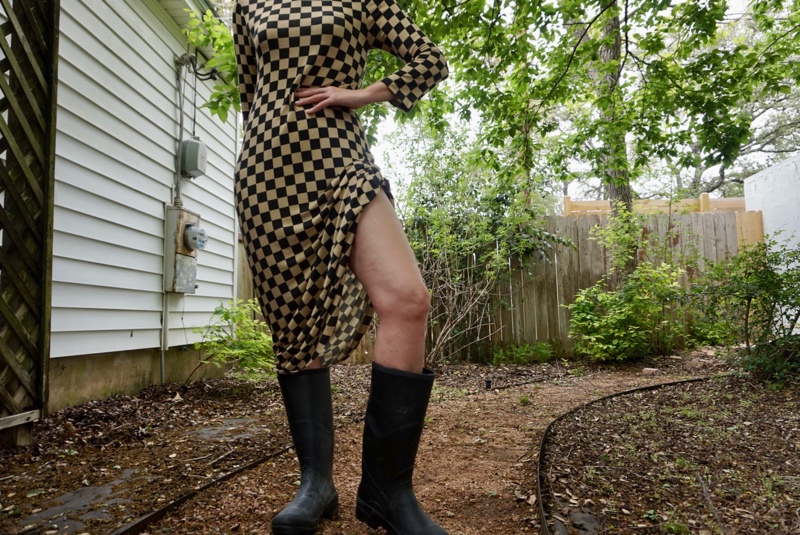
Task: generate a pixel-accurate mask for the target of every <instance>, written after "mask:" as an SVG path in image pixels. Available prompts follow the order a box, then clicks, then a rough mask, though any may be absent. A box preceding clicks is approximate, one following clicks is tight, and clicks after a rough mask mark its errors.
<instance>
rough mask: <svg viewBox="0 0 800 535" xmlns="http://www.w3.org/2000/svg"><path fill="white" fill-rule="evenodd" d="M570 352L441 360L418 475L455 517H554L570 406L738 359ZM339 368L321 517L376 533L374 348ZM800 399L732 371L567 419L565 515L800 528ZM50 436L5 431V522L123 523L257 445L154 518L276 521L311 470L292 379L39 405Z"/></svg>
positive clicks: (201, 528) (170, 529)
mask: <svg viewBox="0 0 800 535" xmlns="http://www.w3.org/2000/svg"><path fill="white" fill-rule="evenodd" d="M570 366H571V367H569V368H568V367H565V366H563V365H561V364H544V365H532V366H500V367H481V366H472V365H458V366H456V365H453V366H444V367H441V368H440V369H437V372H438V373H439V377H438V379H437V382H436V384H435V387H434V392H433V395H432V399H431V403H430V407H429V411H428V417H427V420H426V429H425V432H424V434H423V438H422V442H421V445H420V453H419V456H418V462H417V468H416V471H415V489H416V492H417V496H418V498H419V500H420V502H421V503H422V505H423V507H424V508H425V510H426V511H427V512H428V513H429V514H430V515H431V516H432V517H433V518H435V519H436V520H437V521H438V522H439V523H440V524H441V525H442V526H443V527H444V528H445V529H447V530H448V531H449V532H450V533H451V534H478V533H501V534H505V533H526V532H527V533H533V532H538V531H539V530H540V529H541V527H540V525H539V522H540V519H539V515H538V507H539V504H538V503H537V502H536V492H535V489H536V477H537V470H536V468H537V461H538V451H539V442H540V440H541V438H542V435H543V432H544V430H545V428H546V427H547V425H548V424H549V423H550V422H552V421H553V419H554V418H556V417H558V416H559V415H562V414H564V413H565V412H567V411H570V410H571V409H574V408H576V407H578V406H580V405H581V404H583V403H586V402H588V401H591V400H594V399H597V398H600V397H602V396H605V395H608V394H612V393H615V392H621V391H623V390H627V389H630V388H635V387H639V386H645V385H654V384H660V383H664V382H669V381H674V380H677V379H684V378H690V377H702V376H708V375H712V374H719V373H721V372H724V371H727V370H728V367H727V365H726V364H725V362H724V361H722V360H721V359H718V358H716V357H715V356H713V355H712V354H711V352H709V353H708V354H705V353H703V354H695V355H689V354H687V355H683V356H681V357H680V358H678V357H677V356H676V357H673V358H664V359H660V360H658V361H653V362H647V363H639V364H637V365H635V366H628V367H624V368H614V369H611V368H594V367H590V366H587V365H583V366H580V365H575V364H570ZM645 368H648V369H645ZM652 369H657V370H656V371H653V370H652ZM332 382H333V396H334V411H335V415H334V419H335V425H336V452H337V454H336V461H335V466H334V479H335V482H336V485H337V489H338V490H339V494H340V498H341V513H340V517H339V519H338V520H335V521H326V522H324V523H323V526H322V528H321V530H320V533H323V534H348V535H349V534H366V533H370V530H369V529H368V528H367V527H366V526H364V525H362V524H360V523H359V522H358V521H357V520H356V519H355V511H354V509H355V491H356V488H357V485H358V480H359V476H360V448H361V432H362V422H363V412H364V407H365V405H366V397H367V393H368V383H369V367H367V366H360V365H353V366H337V367H334V368H333V371H332ZM487 387H488V388H487ZM799 402H800V389H798V387H797V385H791V386H787V387H785V388H784V389H782V390H777V389H770V388H768V387H766V386H763V385H759V384H757V383H752V382H749V381H748V380H747V379H746V378H742V377H726V378H723V379H715V380H712V381H710V382H703V383H697V384H692V385H683V386H670V387H665V388H663V389H660V390H657V391H653V392H647V393H641V394H628V395H625V396H620V397H617V398H614V400H613V401H609V402H605V404H603V405H600V404H593V405H591V406H589V407H587V408H582V409H580V410H579V412H577V413H575V414H573V415H570V417H568V418H564V419H562V420H561V421H560V422H559V424H558V425H557V426H555V428H554V431H553V433H552V435H551V440H549V441H548V442H547V444H546V446H547V448H546V456H545V458H544V459H542V461H543V462H544V468H545V472H544V474H546V477H545V478H544V479H545V482H546V485H545V490H546V491H547V492H546V500H545V504H546V505H547V506H548V509H549V515H550V516H549V517H548V520H550V521H553V522H555V523H553V524H552V529H553V530H556V529H557V528H558V526H556V523H559V522H560V523H561V524H562V526H560V527H562V530H563V531H562V532H563V533H567V532H568V533H697V534H703V533H709V534H710V533H800V528H798V526H800V524H799V523H798V522H800V510H798V508H800V478H798V475H799V474H798V462H797V460H796V459H797V458H800V455H798V450H800V438H799V435H798V433H800V431H799V430H798V429H799V428H800V423H798V417H799V416H798V414H800V411H798V405H797V404H798V403H799ZM584 411H586V412H585V414H584ZM748 411H749V412H748ZM576 415H578V416H576ZM34 441H35V445H34V446H31V447H26V448H21V449H16V450H14V449H5V450H0V466H2V469H0V533H3V534H23V533H52V534H56V533H58V534H67V533H74V534H80V533H91V534H102V533H114V532H116V531H118V530H120V529H124V528H125V526H129V525H131V523H132V522H134V521H135V520H136V519H139V518H141V517H143V516H144V515H147V514H149V513H151V512H153V511H156V510H158V509H160V508H162V507H164V506H165V505H167V504H169V503H171V502H172V501H173V500H176V499H177V498H179V497H181V496H183V495H185V494H186V493H189V492H191V491H193V490H194V489H196V488H198V487H202V486H205V485H208V484H209V483H212V482H214V481H215V480H217V479H219V478H220V477H221V476H223V475H225V474H229V473H231V472H233V471H236V470H241V469H242V468H244V467H247V465H248V463H252V462H254V461H261V462H260V464H258V465H257V466H255V467H252V468H249V467H248V468H247V469H246V470H242V471H241V472H239V473H236V474H235V475H234V476H232V477H230V478H229V479H227V480H225V481H224V482H221V483H219V484H216V485H211V486H210V488H207V489H204V490H201V491H200V492H197V494H196V495H195V496H193V497H192V498H191V499H189V500H187V501H186V502H185V503H184V504H183V505H181V506H180V507H177V508H174V509H173V510H171V511H170V512H169V513H167V514H166V516H164V517H163V518H161V519H160V520H158V521H157V522H154V523H152V524H150V525H149V526H148V527H147V530H146V532H147V533H150V534H157V533H158V534H160V533H186V534H189V533H191V534H206V533H208V534H212V533H232V534H233V533H268V532H269V521H270V519H271V517H272V516H273V515H274V514H275V513H276V512H277V511H279V510H280V509H281V508H282V507H283V506H284V505H285V504H286V503H287V502H288V501H289V500H290V499H291V497H292V495H293V493H294V491H295V489H296V485H297V484H298V479H299V474H298V466H297V461H296V458H295V457H294V456H293V455H292V450H291V449H290V448H289V446H290V442H291V441H290V438H289V432H288V428H287V425H286V421H285V416H284V412H283V407H282V404H281V401H280V391H279V389H278V386H277V382H276V381H274V380H272V381H267V382H264V383H259V384H255V385H253V384H246V383H241V382H238V381H235V380H232V379H221V380H215V381H209V382H204V383H195V384H191V385H188V386H183V385H174V384H173V385H166V386H157V387H151V388H148V389H147V390H145V391H143V392H142V393H140V394H139V395H137V396H135V397H130V396H118V397H114V398H110V399H107V400H104V401H98V402H92V403H88V404H85V405H81V406H78V407H72V408H69V409H65V410H63V411H60V412H58V413H55V414H52V415H51V416H49V417H48V418H46V419H44V420H42V421H40V422H37V423H36V425H35V428H34ZM597 459H600V460H599V461H598V460H597ZM647 462H650V463H651V464H646V463H647ZM751 466H753V467H755V468H752V469H750V467H751ZM590 469H591V470H590ZM626 511H627V512H626ZM556 518H561V519H562V520H560V521H559V520H555V519H556ZM576 519H577V521H576ZM587 519H588V520H587ZM579 526H582V527H580V528H579ZM723 526H724V527H723ZM682 527H685V528H686V530H687V531H679V530H680V529H682ZM726 529H727V531H725V530H726ZM753 529H755V530H756V531H752V530H753ZM592 530H594V531H592ZM670 530H678V531H670ZM736 530H740V531H736ZM555 532H556V531H554V533H555Z"/></svg>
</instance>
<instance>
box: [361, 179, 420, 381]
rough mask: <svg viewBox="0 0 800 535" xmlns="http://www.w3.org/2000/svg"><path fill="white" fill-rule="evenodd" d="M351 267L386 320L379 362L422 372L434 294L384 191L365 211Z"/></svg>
mask: <svg viewBox="0 0 800 535" xmlns="http://www.w3.org/2000/svg"><path fill="white" fill-rule="evenodd" d="M350 268H351V269H352V270H353V272H354V273H355V275H356V277H358V280H359V281H360V282H361V284H363V285H364V288H365V289H366V291H367V294H368V295H369V297H370V300H371V301H372V304H373V306H374V307H375V311H376V313H377V314H378V318H379V319H380V324H379V326H378V333H377V337H376V340H375V355H374V360H375V362H377V363H378V364H380V365H382V366H386V367H388V368H394V369H398V370H403V371H408V372H413V373H422V368H423V366H424V364H425V326H426V323H427V318H428V309H429V308H430V295H429V293H428V290H427V288H426V287H425V282H424V281H423V280H422V275H421V274H420V272H419V267H418V266H417V260H416V258H415V257H414V252H413V251H412V250H411V246H409V244H408V239H407V238H406V235H405V233H404V232H403V227H402V225H401V224H400V220H399V219H397V214H396V213H395V211H394V207H393V206H392V204H391V202H390V201H389V199H388V197H387V196H386V194H385V193H384V192H383V191H381V192H380V193H379V194H378V196H377V197H376V198H375V199H373V200H372V201H371V202H370V203H369V204H368V205H367V206H366V207H365V208H364V210H363V212H362V213H361V216H360V218H359V221H358V228H357V230H356V236H355V241H354V243H353V247H352V249H351V252H350Z"/></svg>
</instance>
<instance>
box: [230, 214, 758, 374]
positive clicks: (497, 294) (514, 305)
mask: <svg viewBox="0 0 800 535" xmlns="http://www.w3.org/2000/svg"><path fill="white" fill-rule="evenodd" d="M606 222H607V219H606V216H605V215H601V214H588V215H580V216H567V217H564V216H551V217H548V218H546V221H544V229H545V230H547V231H548V232H551V233H552V234H554V235H556V236H559V237H561V238H563V239H566V240H568V241H569V242H570V243H571V244H573V245H572V246H564V245H554V246H553V248H552V249H551V250H550V251H549V252H548V253H547V257H546V258H544V257H542V256H541V255H540V254H535V255H532V256H531V257H529V258H526V259H523V260H520V259H509V264H508V265H509V274H508V277H506V278H504V279H503V280H501V281H499V282H498V283H497V285H496V286H495V288H494V289H493V291H492V297H491V302H490V308H489V310H490V311H491V316H490V317H489V318H488V320H487V322H488V323H486V324H485V325H484V326H483V327H482V328H481V330H480V332H479V333H475V332H473V333H472V334H471V336H472V337H473V340H467V341H462V342H460V343H458V344H455V345H454V346H453V347H454V348H456V347H460V346H461V345H465V344H466V343H469V342H471V341H474V340H478V339H482V338H486V343H480V344H474V345H469V346H467V347H468V348H467V349H466V350H464V351H466V352H468V353H469V354H470V355H471V356H472V357H474V358H478V359H481V360H489V359H490V358H491V353H492V351H494V350H496V349H497V348H498V347H508V346H510V345H524V344H531V343H533V342H547V343H551V344H553V345H554V346H555V347H556V348H557V349H558V350H559V351H562V352H564V353H566V354H569V353H570V352H571V350H572V347H573V344H572V341H571V340H570V339H569V337H568V332H569V323H570V312H569V310H567V309H566V308H564V305H568V304H571V303H572V302H574V300H575V296H576V295H577V293H578V292H579V291H580V290H581V289H582V288H588V287H590V286H592V285H594V284H595V283H597V282H598V281H599V280H600V279H601V278H603V277H607V276H608V275H609V273H610V259H609V254H608V251H606V250H605V248H604V247H603V246H602V245H600V244H599V243H597V241H595V240H593V239H591V234H592V231H593V229H594V228H596V227H598V226H599V225H605V224H606ZM761 228H762V227H761V214H760V212H735V213H734V212H709V213H697V212H695V213H685V214H674V213H673V214H661V215H650V216H648V217H647V219H646V225H645V230H646V232H650V233H653V234H655V235H657V236H659V237H660V238H662V239H661V240H659V243H664V242H668V243H669V244H670V246H671V247H670V249H669V252H670V253H671V254H672V255H674V256H675V257H677V258H686V257H688V256H692V255H695V254H696V255H698V256H699V263H700V266H701V269H702V268H703V267H704V266H705V265H706V263H707V261H718V260H722V259H724V258H727V257H729V256H732V255H734V254H736V252H737V251H738V249H739V247H740V246H741V245H743V244H750V243H756V242H758V241H760V240H762V239H763V236H762V234H763V232H762V230H761ZM667 237H669V238H670V239H669V240H667ZM694 275H695V274H692V273H690V274H687V275H685V276H684V277H683V278H682V280H681V281H680V282H681V283H682V284H684V285H686V284H688V280H689V278H690V277H691V276H694ZM611 283H612V284H613V283H614V281H611ZM240 287H241V286H240ZM249 291H252V290H249ZM432 306H433V308H434V309H436V307H437V306H438V305H437V303H433V305H432ZM429 335H431V332H429ZM373 341H374V331H373V333H371V334H370V335H368V336H367V337H366V338H365V341H364V342H363V343H362V345H361V346H360V347H359V349H358V350H357V351H356V352H355V354H354V358H353V359H352V361H355V362H365V361H368V359H369V358H370V355H371V351H372V343H373Z"/></svg>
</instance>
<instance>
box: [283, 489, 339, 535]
mask: <svg viewBox="0 0 800 535" xmlns="http://www.w3.org/2000/svg"><path fill="white" fill-rule="evenodd" d="M338 518H339V497H338V496H337V497H336V498H335V499H334V500H333V501H331V503H329V504H328V505H327V507H325V510H324V511H322V516H321V517H320V519H319V522H317V525H316V526H314V527H307V526H293V525H291V524H275V523H274V522H273V523H272V534H273V535H314V534H315V533H316V532H317V530H318V529H319V525H320V524H321V523H322V521H323V520H337V519H338Z"/></svg>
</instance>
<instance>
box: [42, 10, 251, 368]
mask: <svg viewBox="0 0 800 535" xmlns="http://www.w3.org/2000/svg"><path fill="white" fill-rule="evenodd" d="M61 7H62V14H61V43H60V54H61V63H60V65H59V84H60V85H59V98H58V100H59V110H58V113H59V115H58V134H57V141H56V154H57V160H56V188H55V221H54V227H55V231H54V243H53V256H54V259H53V315H52V329H51V331H52V341H51V346H52V351H51V355H52V356H53V357H61V356H69V355H84V354H92V353H105V352H115V351H126V350H135V349H148V348H157V347H159V346H160V345H161V321H162V314H163V312H164V311H163V310H162V302H163V291H162V287H163V264H164V258H163V249H164V210H165V205H167V204H169V203H170V202H171V195H172V185H173V181H174V165H175V157H176V150H177V141H178V138H179V118H180V114H179V111H178V92H177V88H176V70H175V67H174V63H173V62H174V57H175V56H176V55H180V54H182V53H184V52H185V51H186V47H187V45H186V42H185V40H184V39H183V37H182V36H181V35H180V28H179V27H178V25H177V24H176V23H175V21H174V20H173V19H172V18H171V17H170V15H169V14H168V13H167V12H166V11H165V10H164V8H163V7H162V6H161V4H160V3H159V2H158V1H157V0H62V3H61ZM192 85H193V84H192V83H191V79H190V83H189V84H188V86H187V91H186V98H187V101H186V104H187V105H186V110H185V113H184V121H185V125H186V132H185V133H184V134H183V137H188V136H189V135H190V132H191V127H192V109H191V101H192ZM197 90H198V96H197V103H198V105H199V104H201V103H202V102H205V99H206V98H207V97H208V95H209V94H210V91H211V90H210V88H209V87H208V86H206V85H204V84H202V83H198V85H197ZM233 123H234V119H233V118H232V119H231V120H229V122H228V124H225V125H223V124H222V123H221V122H220V121H219V120H218V119H216V118H213V119H212V118H211V117H210V116H209V115H208V111H207V110H205V109H199V110H198V111H197V125H196V133H197V135H198V136H199V137H200V138H201V140H202V141H203V142H204V143H206V145H207V146H208V148H209V158H208V159H209V163H208V172H207V176H204V177H200V178H198V179H195V180H193V181H191V182H190V181H184V182H183V183H182V189H183V203H184V207H185V208H186V209H188V210H190V211H192V212H195V213H197V214H199V215H200V217H201V219H202V221H203V223H202V226H203V228H204V229H205V230H206V232H207V233H208V236H209V243H208V248H207V250H205V251H200V252H199V254H198V272H197V275H198V277H197V284H198V288H197V294H195V295H187V296H184V295H180V294H175V295H170V296H169V297H168V299H167V302H168V304H169V308H168V310H167V318H168V327H169V329H168V343H169V345H170V346H172V345H185V344H191V343H193V342H194V341H196V340H198V339H199V338H200V335H198V334H195V333H193V332H192V331H193V328H195V327H202V326H204V325H207V324H208V321H209V318H210V317H211V314H212V312H213V310H214V308H215V307H217V306H218V305H219V303H220V302H227V301H229V300H230V299H231V296H232V295H234V288H233V281H234V253H235V244H236V239H235V238H236V229H235V223H234V211H233V181H232V177H233V168H234V158H235V150H236V139H235V126H234V124H233Z"/></svg>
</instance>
